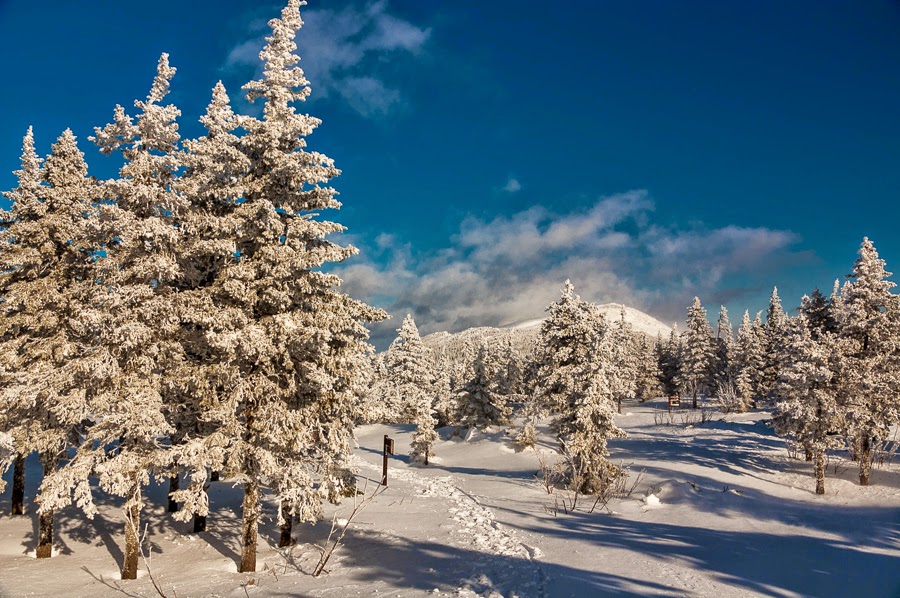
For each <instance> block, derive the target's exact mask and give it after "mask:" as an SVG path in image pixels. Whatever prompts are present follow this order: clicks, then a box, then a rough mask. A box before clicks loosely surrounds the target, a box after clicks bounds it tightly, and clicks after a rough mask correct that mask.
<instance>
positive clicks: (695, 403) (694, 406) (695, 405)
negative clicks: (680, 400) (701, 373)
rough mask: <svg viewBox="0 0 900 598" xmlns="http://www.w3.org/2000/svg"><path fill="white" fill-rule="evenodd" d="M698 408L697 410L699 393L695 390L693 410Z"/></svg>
mask: <svg viewBox="0 0 900 598" xmlns="http://www.w3.org/2000/svg"><path fill="white" fill-rule="evenodd" d="M696 408H697V391H696V390H695V391H694V394H693V403H692V404H691V409H696Z"/></svg>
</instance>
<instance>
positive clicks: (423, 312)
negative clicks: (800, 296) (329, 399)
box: [340, 191, 798, 341]
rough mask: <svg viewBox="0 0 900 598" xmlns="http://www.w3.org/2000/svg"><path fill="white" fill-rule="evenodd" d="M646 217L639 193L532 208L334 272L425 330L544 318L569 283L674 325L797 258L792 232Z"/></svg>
mask: <svg viewBox="0 0 900 598" xmlns="http://www.w3.org/2000/svg"><path fill="white" fill-rule="evenodd" d="M653 209H654V204H653V201H652V200H651V199H650V197H649V195H648V194H647V192H646V191H631V192H628V193H622V194H618V195H612V196H608V197H602V198H600V199H598V200H597V201H596V202H595V203H594V205H592V206H590V207H588V208H587V209H583V210H579V211H574V212H571V213H567V214H559V213H554V212H551V211H550V210H548V209H546V208H543V207H540V206H536V207H532V208H530V209H527V210H524V211H522V212H518V213H515V214H512V215H509V216H500V217H497V218H494V219H491V220H483V219H478V218H473V217H470V218H467V219H465V220H464V221H463V222H462V223H461V224H460V228H459V231H458V233H457V234H456V235H454V236H453V237H452V238H451V239H449V243H448V245H447V246H446V247H444V248H443V249H441V250H438V251H435V252H431V253H427V254H418V253H416V252H414V251H413V250H412V248H411V247H410V246H409V245H405V244H401V243H399V242H398V241H397V239H395V238H393V237H387V236H382V237H380V238H379V240H378V242H377V243H376V244H375V246H373V247H371V248H367V249H366V250H365V251H364V252H363V256H362V257H360V258H355V259H354V260H352V261H351V263H350V264H348V265H346V266H345V267H342V268H341V271H340V273H341V277H342V278H343V279H344V280H345V285H346V290H347V291H348V292H350V293H351V294H352V295H354V296H358V297H360V298H364V299H367V300H369V301H373V302H376V303H377V304H378V305H380V306H381V307H384V308H386V309H387V310H388V311H389V312H390V313H393V314H395V315H397V316H402V315H403V314H405V313H407V312H411V313H413V314H414V315H415V317H416V321H417V323H418V324H419V326H420V329H421V330H422V331H423V333H428V332H433V331H437V330H449V331H458V330H461V329H464V328H467V327H471V326H485V325H491V326H496V325H504V324H510V323H514V322H518V321H523V320H528V319H532V318H538V317H542V316H543V312H544V308H545V307H546V306H547V305H548V304H550V303H551V302H552V301H554V300H555V299H556V298H557V297H558V295H559V289H560V287H561V285H562V283H563V281H565V280H566V279H567V278H568V279H571V280H572V281H573V282H574V283H575V285H576V290H577V291H578V293H579V294H580V295H581V296H582V297H584V298H586V299H589V300H592V301H597V302H600V303H605V302H610V301H616V302H621V303H626V304H629V305H632V306H634V307H637V308H639V309H644V310H647V311H649V312H650V313H652V314H654V315H657V316H658V317H661V318H663V319H664V320H666V321H673V320H674V319H677V320H683V319H684V318H683V312H684V309H685V306H686V305H688V304H689V303H690V299H691V298H692V297H693V296H694V295H695V294H699V295H701V297H702V296H708V295H713V294H715V295H716V298H717V299H718V297H719V296H722V295H723V293H724V294H727V295H729V296H731V298H732V299H734V298H738V299H739V298H740V297H741V296H746V295H748V294H750V293H752V292H754V291H755V290H756V289H753V288H747V287H746V286H745V284H744V283H745V281H744V283H742V284H738V282H729V279H730V278H734V277H735V276H736V275H739V274H740V275H741V276H743V275H744V274H745V273H747V272H754V271H755V272H759V273H771V272H773V271H774V270H775V269H777V268H778V266H779V264H780V265H784V264H786V263H788V262H790V261H791V260H792V259H796V256H797V255H798V254H797V253H796V252H794V251H793V250H792V249H791V247H792V246H793V245H794V244H795V243H796V242H797V241H798V238H797V236H796V235H795V234H794V233H792V232H790V231H781V230H772V229H768V228H742V227H736V226H726V227H722V228H704V227H700V226H695V227H694V228H692V229H690V230H679V229H677V228H674V227H666V226H663V225H661V224H656V223H652V222H651V217H652V215H653ZM395 328H396V322H389V323H387V324H384V325H382V326H381V327H380V328H376V330H375V331H374V336H375V338H376V339H379V340H382V341H383V340H384V339H386V338H391V337H392V335H393V333H394V332H393V331H394V329H395Z"/></svg>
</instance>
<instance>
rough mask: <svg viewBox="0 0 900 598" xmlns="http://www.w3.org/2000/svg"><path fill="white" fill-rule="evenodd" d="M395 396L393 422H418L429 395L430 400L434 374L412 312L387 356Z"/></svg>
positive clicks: (404, 320) (399, 330)
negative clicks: (395, 403) (417, 419)
mask: <svg viewBox="0 0 900 598" xmlns="http://www.w3.org/2000/svg"><path fill="white" fill-rule="evenodd" d="M384 360H385V366H386V368H387V375H388V378H389V379H390V382H391V385H392V387H393V388H392V390H393V395H394V397H395V398H396V399H397V400H398V404H397V405H396V406H395V411H394V413H393V414H392V416H393V418H394V421H400V422H403V423H410V422H414V421H416V418H417V416H418V415H419V414H420V412H421V409H422V404H423V403H424V402H425V401H426V398H427V399H428V400H429V401H430V400H431V397H430V390H431V388H430V387H431V385H432V373H431V368H430V367H429V360H428V354H427V353H426V349H425V346H424V345H423V344H422V339H421V337H420V336H419V329H418V328H416V322H415V320H413V317H412V314H407V315H406V317H405V318H404V319H403V323H402V324H401V326H400V328H399V329H398V330H397V338H396V339H395V340H394V342H393V343H391V346H390V347H389V348H388V351H387V352H386V353H385V356H384Z"/></svg>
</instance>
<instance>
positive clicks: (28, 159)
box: [0, 127, 45, 515]
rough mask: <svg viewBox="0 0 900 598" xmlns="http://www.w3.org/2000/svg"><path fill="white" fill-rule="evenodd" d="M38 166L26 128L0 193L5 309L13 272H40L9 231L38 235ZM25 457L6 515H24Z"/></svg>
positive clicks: (10, 343) (9, 377)
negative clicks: (9, 182) (6, 187)
mask: <svg viewBox="0 0 900 598" xmlns="http://www.w3.org/2000/svg"><path fill="white" fill-rule="evenodd" d="M42 162H43V160H41V158H40V156H38V154H37V152H36V151H35V148H34V132H33V130H32V128H31V127H28V131H27V133H26V134H25V137H24V138H23V140H22V156H21V160H20V166H21V167H20V168H19V169H18V170H16V171H14V172H13V174H15V175H16V178H17V181H18V184H17V185H16V187H15V189H13V190H12V191H6V192H4V193H3V196H4V197H5V198H6V199H8V200H10V201H11V202H13V207H12V210H11V211H9V212H3V213H2V214H0V218H2V223H0V228H2V230H3V232H4V234H5V240H6V243H3V244H0V259H2V260H3V263H2V268H3V272H4V275H3V276H2V278H0V285H2V286H0V292H2V296H3V301H4V304H5V305H9V304H10V303H9V300H8V299H6V297H5V296H6V295H7V294H8V291H7V288H8V287H9V286H11V285H14V284H15V282H14V281H15V278H16V276H17V275H18V276H21V275H22V274H23V273H24V272H17V270H19V269H21V270H23V271H26V270H31V272H32V273H33V272H35V271H38V270H39V269H40V265H41V264H40V262H39V261H38V260H37V259H35V258H36V257H37V256H32V257H31V259H30V260H28V261H29V262H31V265H30V266H29V265H27V264H22V263H21V262H22V258H21V257H19V256H17V255H16V254H17V253H19V248H20V247H21V245H20V242H17V241H16V238H15V237H14V236H13V234H12V233H10V232H9V229H10V228H11V227H13V226H19V227H24V226H29V225H30V226H32V227H33V228H34V229H35V231H33V232H40V231H41V227H40V218H41V216H42V215H43V214H44V209H45V206H44V202H43V199H44V195H43V194H44V191H43V189H42V185H41V182H42V179H43V171H42V169H41V163H42ZM32 275H33V274H32ZM13 313H14V312H13ZM4 316H5V317H4V319H3V320H2V322H0V326H3V329H2V331H3V336H2V337H0V339H2V342H3V344H4V349H3V362H0V367H2V369H0V383H2V385H3V388H10V387H11V386H12V385H13V384H14V382H15V377H16V369H15V366H12V365H11V364H10V363H9V362H10V361H11V360H12V359H13V358H14V356H15V353H12V354H11V353H9V351H8V350H7V347H9V348H12V349H13V351H17V349H16V347H15V338H16V336H17V335H16V330H17V327H16V326H15V323H14V319H12V318H11V314H9V313H4ZM4 362H5V363H4ZM12 405H13V401H12V400H10V399H5V400H3V401H0V426H2V427H0V430H8V429H9V428H10V427H11V426H12V425H13V424H14V423H15V422H16V420H17V418H16V417H15V416H13V415H12V414H11V413H10V408H11V407H12ZM4 433H6V432H4ZM10 438H11V437H10ZM22 450H23V451H25V450H27V449H25V448H24V447H22ZM26 456H27V455H26V454H25V453H24V452H18V453H17V454H16V455H15V457H14V459H13V460H12V464H13V484H12V490H11V495H10V499H11V500H10V502H11V504H10V515H24V514H25V457H26ZM0 471H6V468H5V467H4V468H2V469H0Z"/></svg>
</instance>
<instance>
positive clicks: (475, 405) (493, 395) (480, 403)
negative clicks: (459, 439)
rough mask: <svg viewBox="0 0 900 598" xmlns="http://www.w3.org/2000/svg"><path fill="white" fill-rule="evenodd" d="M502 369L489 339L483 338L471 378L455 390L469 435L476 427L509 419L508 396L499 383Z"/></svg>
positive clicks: (462, 420) (497, 423) (458, 416)
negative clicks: (490, 347)
mask: <svg viewBox="0 0 900 598" xmlns="http://www.w3.org/2000/svg"><path fill="white" fill-rule="evenodd" d="M499 370H500V367H499V364H498V363H497V361H496V357H495V354H494V353H493V352H492V351H491V350H490V349H489V347H488V344H487V341H485V340H484V339H481V342H480V343H479V344H478V350H477V352H476V353H475V359H474V360H473V362H472V374H471V377H470V378H469V380H468V381H466V383H465V384H464V385H463V387H462V388H461V389H460V390H459V391H458V392H457V393H456V405H457V418H458V420H459V425H460V426H462V427H465V428H468V429H469V434H470V435H471V432H472V431H473V430H475V429H476V428H484V427H486V426H493V425H501V424H505V423H507V422H508V421H509V416H510V414H511V409H510V407H509V404H508V398H509V397H508V395H506V394H504V393H503V389H502V387H501V386H500V384H499V383H498V372H499Z"/></svg>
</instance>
